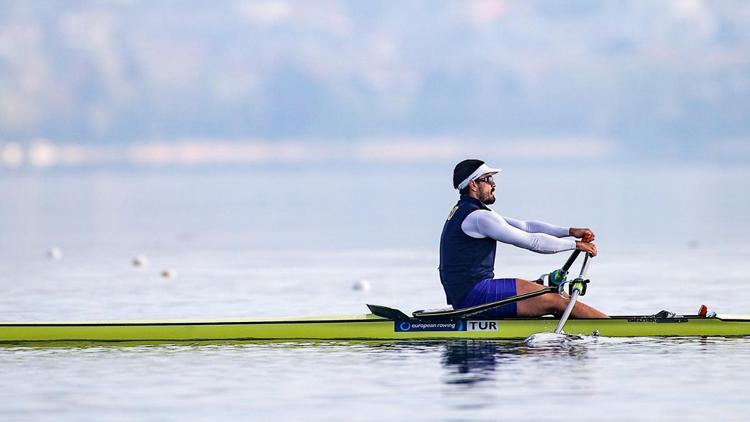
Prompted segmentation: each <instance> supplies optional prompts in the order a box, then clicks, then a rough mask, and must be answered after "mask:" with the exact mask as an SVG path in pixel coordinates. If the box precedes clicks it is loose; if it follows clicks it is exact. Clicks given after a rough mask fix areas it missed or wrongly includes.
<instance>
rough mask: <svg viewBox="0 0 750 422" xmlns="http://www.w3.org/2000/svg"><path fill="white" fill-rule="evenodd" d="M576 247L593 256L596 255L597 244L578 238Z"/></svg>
mask: <svg viewBox="0 0 750 422" xmlns="http://www.w3.org/2000/svg"><path fill="white" fill-rule="evenodd" d="M576 249H580V250H582V251H584V252H586V253H588V254H589V255H591V256H596V245H594V244H593V243H589V242H584V241H582V240H576Z"/></svg>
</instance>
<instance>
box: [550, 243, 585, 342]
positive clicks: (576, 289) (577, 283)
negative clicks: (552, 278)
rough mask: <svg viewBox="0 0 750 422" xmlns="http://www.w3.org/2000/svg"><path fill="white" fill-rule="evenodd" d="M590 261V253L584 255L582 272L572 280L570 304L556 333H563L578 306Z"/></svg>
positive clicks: (561, 318) (558, 324)
mask: <svg viewBox="0 0 750 422" xmlns="http://www.w3.org/2000/svg"><path fill="white" fill-rule="evenodd" d="M589 262H591V259H590V257H589V254H586V256H584V258H583V265H582V266H581V273H580V274H579V275H578V278H576V279H575V280H573V281H572V282H571V283H572V286H573V290H572V291H571V292H570V301H569V302H568V306H567V307H566V308H565V312H563V314H562V316H561V317H560V322H558V323H557V328H555V334H560V333H562V330H563V327H565V323H566V322H568V317H570V314H571V312H573V308H574V307H575V306H576V301H577V300H578V295H580V294H581V286H582V285H584V286H585V284H583V283H585V282H586V281H585V280H584V279H583V278H584V277H585V276H586V272H587V271H588V270H589ZM566 264H567V263H566Z"/></svg>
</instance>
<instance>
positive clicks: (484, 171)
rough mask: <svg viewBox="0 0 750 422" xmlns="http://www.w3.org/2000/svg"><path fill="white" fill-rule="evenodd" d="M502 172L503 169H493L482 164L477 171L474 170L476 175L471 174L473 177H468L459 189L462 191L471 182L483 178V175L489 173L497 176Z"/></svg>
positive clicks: (460, 184)
mask: <svg viewBox="0 0 750 422" xmlns="http://www.w3.org/2000/svg"><path fill="white" fill-rule="evenodd" d="M501 171H503V169H493V168H492V167H490V166H488V165H487V164H482V165H481V166H479V167H478V168H477V169H476V170H474V173H471V175H469V177H467V178H466V179H464V181H463V182H461V183H459V184H458V188H457V189H458V190H461V189H463V188H465V187H467V186H469V182H471V181H472V180H476V179H478V178H480V177H482V175H483V174H487V173H491V174H496V173H500V172H501Z"/></svg>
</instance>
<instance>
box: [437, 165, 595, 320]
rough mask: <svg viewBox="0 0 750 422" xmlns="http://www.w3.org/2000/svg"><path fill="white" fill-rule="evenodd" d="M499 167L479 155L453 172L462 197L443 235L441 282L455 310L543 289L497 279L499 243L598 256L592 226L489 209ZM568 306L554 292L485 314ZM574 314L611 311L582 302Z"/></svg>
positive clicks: (555, 310) (525, 313) (530, 313)
mask: <svg viewBox="0 0 750 422" xmlns="http://www.w3.org/2000/svg"><path fill="white" fill-rule="evenodd" d="M500 171H502V170H500V169H494V168H491V167H489V166H488V165H487V164H485V162H484V161H481V160H475V159H468V160H463V161H461V162H460V163H458V164H457V165H456V167H455V168H454V170H453V187H454V188H455V189H457V190H458V192H459V194H460V198H459V200H458V203H457V204H456V205H455V206H454V207H453V209H451V211H450V213H449V214H448V219H447V221H446V222H445V224H444V226H443V232H442V234H441V236H440V281H441V283H442V284H443V288H444V290H445V295H446V298H447V301H448V304H450V305H452V306H453V308H454V309H460V308H467V307H471V306H476V305H480V304H484V303H489V302H494V301H498V300H502V299H505V298H508V297H511V296H515V295H522V294H526V293H532V292H536V291H538V290H542V289H544V287H543V286H541V285H539V284H537V283H535V282H532V281H529V280H524V279H520V278H498V279H496V278H495V274H494V266H495V252H496V249H497V242H502V243H507V244H510V245H513V246H517V247H520V248H524V249H528V250H530V251H533V252H537V253H544V254H551V253H557V252H563V251H569V250H574V249H579V250H581V251H584V252H586V253H588V254H589V255H591V256H596V253H597V250H596V245H595V244H594V243H593V242H594V239H595V235H594V232H593V231H592V230H591V229H588V228H566V227H558V226H554V225H551V224H548V223H543V222H540V221H522V220H516V219H513V218H508V217H503V216H501V215H500V214H498V213H496V212H495V211H493V210H492V209H490V208H489V207H488V205H491V204H493V203H495V196H494V193H495V187H496V184H495V181H494V176H495V175H496V174H497V173H499V172H500ZM571 237H572V238H571ZM574 238H575V239H574ZM576 239H580V240H576ZM567 305H568V298H567V297H564V296H561V295H559V294H555V293H550V294H543V295H539V296H536V297H533V298H531V299H527V300H523V301H520V302H516V303H510V304H507V305H504V306H501V307H498V308H494V309H491V310H489V311H486V312H485V313H484V314H483V316H487V317H498V318H512V317H537V316H542V315H547V314H554V315H560V314H562V313H563V312H564V311H565V308H566V307H567ZM571 317H572V318H607V315H605V314H603V313H602V312H600V311H598V310H596V309H594V308H592V307H590V306H588V305H586V304H584V303H581V302H577V303H576V304H575V306H574V307H573V310H572V313H571Z"/></svg>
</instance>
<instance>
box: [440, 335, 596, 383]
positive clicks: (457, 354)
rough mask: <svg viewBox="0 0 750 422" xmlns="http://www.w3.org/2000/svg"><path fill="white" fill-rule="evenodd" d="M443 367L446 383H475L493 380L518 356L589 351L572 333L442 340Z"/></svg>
mask: <svg viewBox="0 0 750 422" xmlns="http://www.w3.org/2000/svg"><path fill="white" fill-rule="evenodd" d="M443 347H444V349H443V356H442V364H443V367H444V368H446V369H447V370H448V373H447V375H448V379H447V380H446V381H445V382H446V383H447V384H476V383H481V382H483V381H489V380H493V379H494V375H495V372H496V371H501V370H502V369H503V365H505V364H512V363H514V362H517V361H518V360H519V359H520V358H524V359H527V358H528V357H536V358H556V359H559V358H561V357H564V358H568V359H570V358H573V359H583V358H586V356H587V354H588V347H586V342H580V341H579V339H577V338H575V337H571V336H564V335H563V336H558V337H557V338H551V339H550V338H545V339H542V340H541V341H540V340H539V339H535V338H533V337H530V338H528V339H526V340H523V341H519V340H514V341H507V340H505V341H497V340H455V341H449V342H445V343H443Z"/></svg>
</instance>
